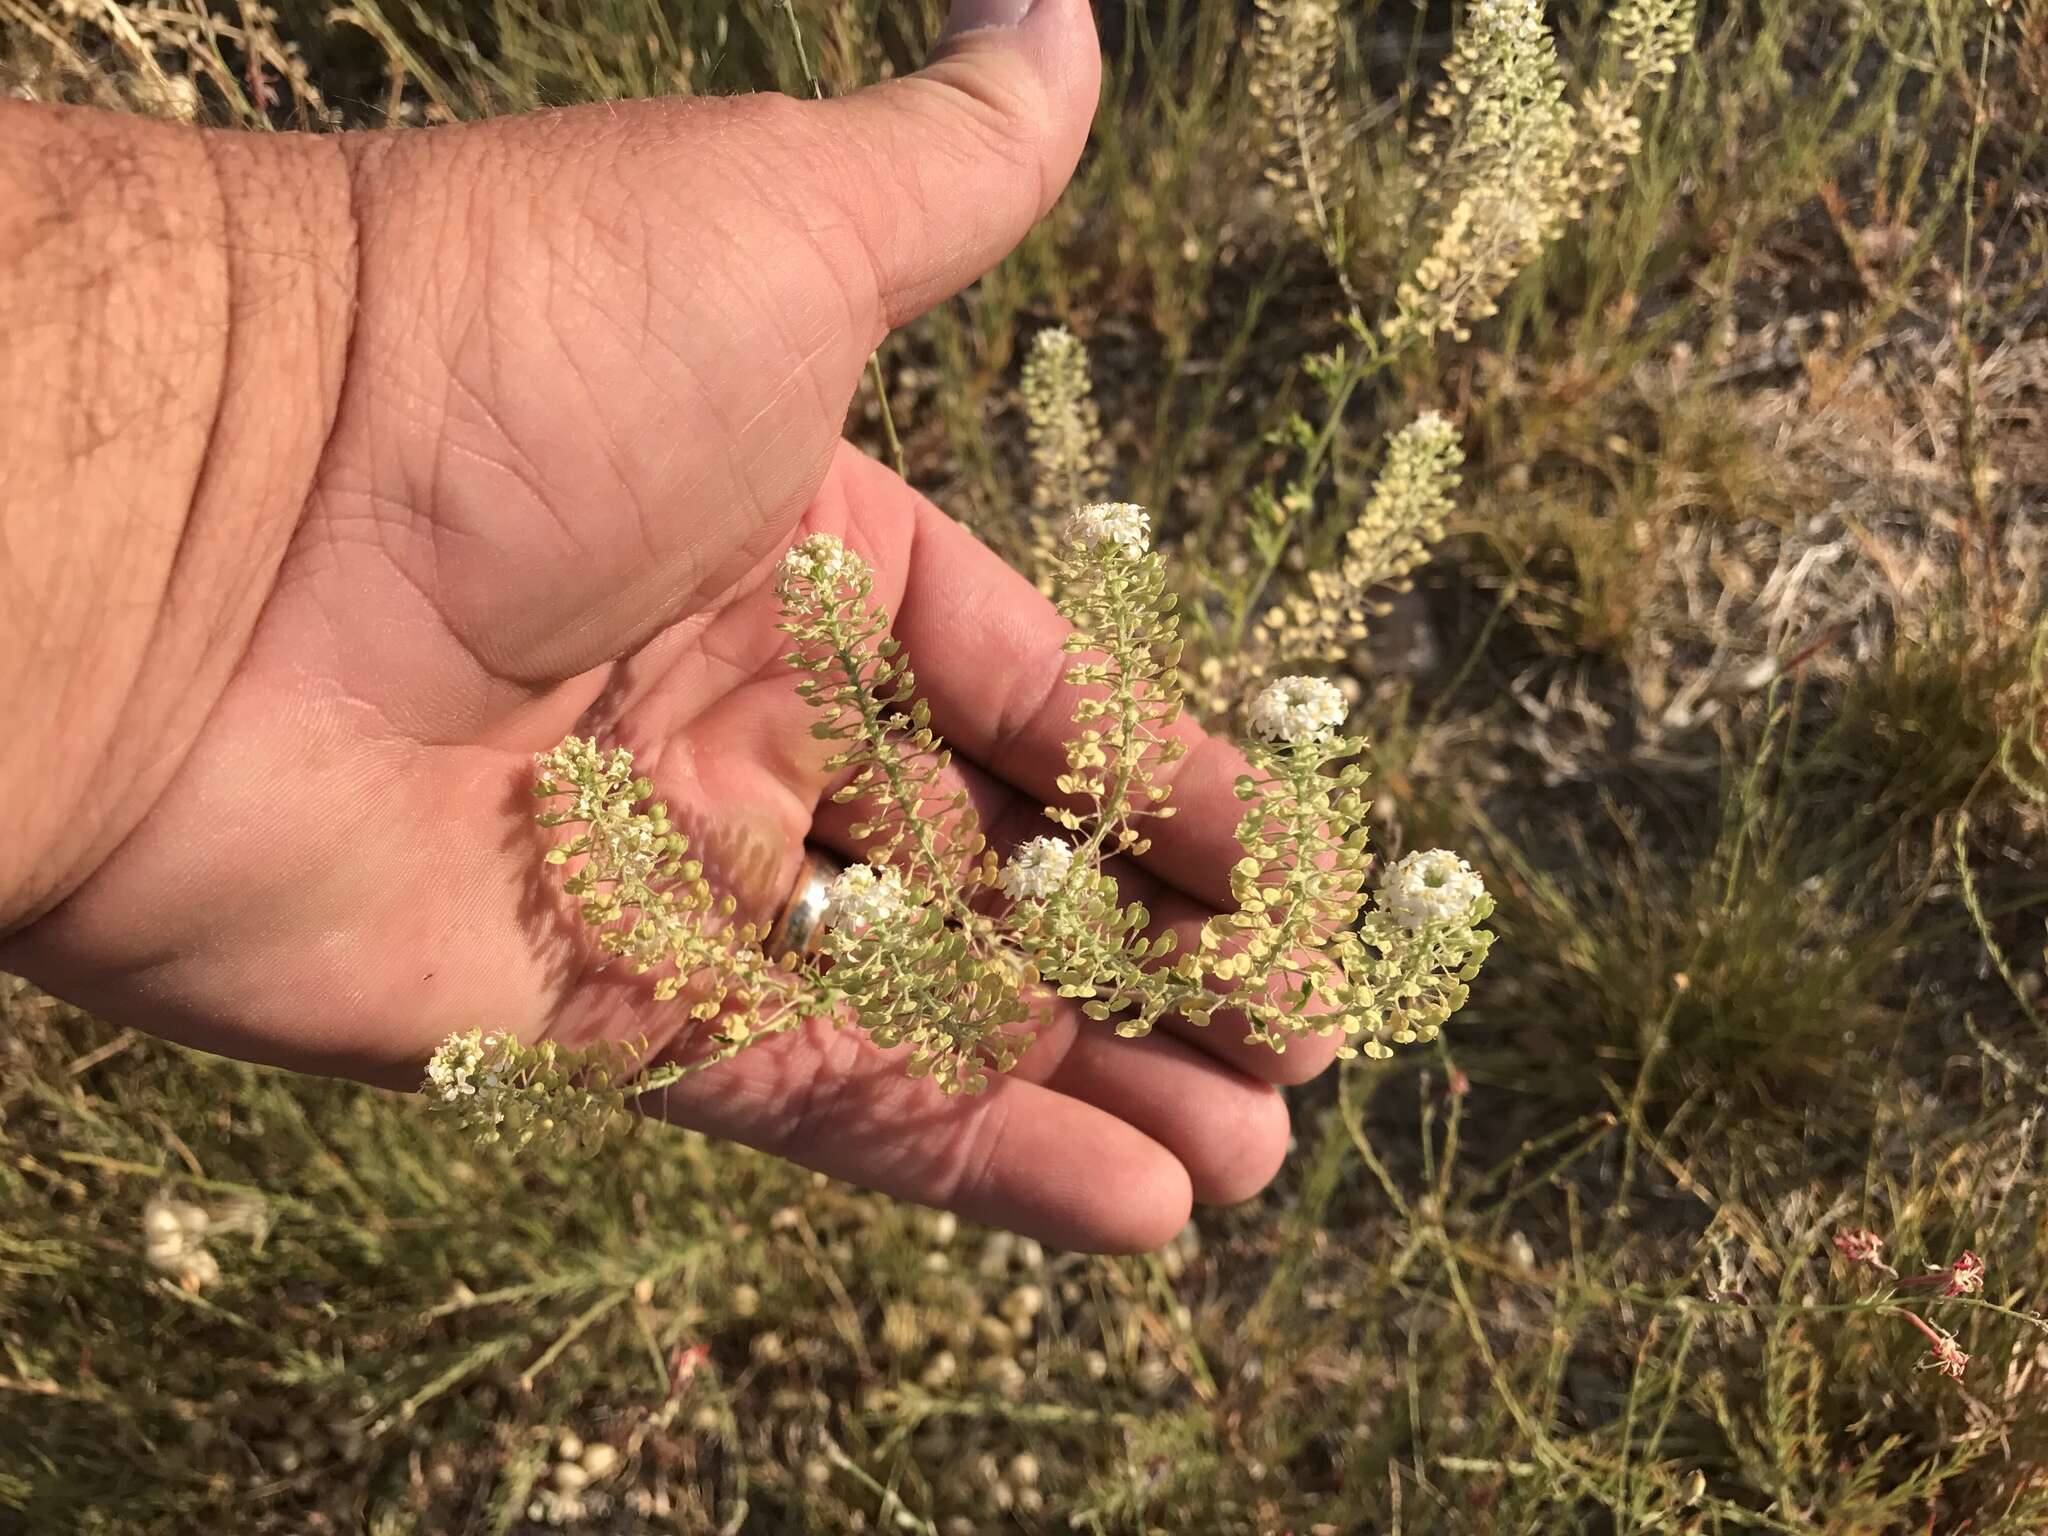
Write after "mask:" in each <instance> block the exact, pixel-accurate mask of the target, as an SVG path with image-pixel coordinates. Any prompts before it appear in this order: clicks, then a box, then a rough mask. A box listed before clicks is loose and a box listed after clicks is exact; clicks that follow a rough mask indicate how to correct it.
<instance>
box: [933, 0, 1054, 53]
mask: <svg viewBox="0 0 2048 1536" xmlns="http://www.w3.org/2000/svg"><path fill="white" fill-rule="evenodd" d="M1037 3H1038V0H953V9H952V10H950V11H948V12H947V13H946V25H945V26H944V28H943V29H941V30H940V32H939V44H940V45H941V46H944V45H945V44H947V43H950V42H951V41H952V40H953V39H954V38H956V37H960V36H962V35H964V34H965V33H968V32H983V31H987V30H988V29H989V28H991V27H1016V26H1022V25H1023V24H1024V19H1025V18H1026V17H1028V16H1029V15H1030V14H1031V8H1032V7H1033V6H1034V5H1036V4H1037Z"/></svg>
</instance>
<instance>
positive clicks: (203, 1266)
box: [142, 1195, 220, 1292]
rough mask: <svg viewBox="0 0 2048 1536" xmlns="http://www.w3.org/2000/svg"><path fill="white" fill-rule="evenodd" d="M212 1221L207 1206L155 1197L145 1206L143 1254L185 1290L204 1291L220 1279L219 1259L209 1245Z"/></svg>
mask: <svg viewBox="0 0 2048 1536" xmlns="http://www.w3.org/2000/svg"><path fill="white" fill-rule="evenodd" d="M212 1222H213V1218H212V1216H211V1215H210V1214H209V1213H208V1211H207V1210H206V1208H205V1207H204V1206H198V1205H194V1204H192V1203H191V1202H190V1201H188V1200H172V1199H169V1198H168V1197H166V1196H163V1195H156V1196H154V1197H152V1198H151V1200H150V1202H149V1204H148V1205H146V1206H144V1207H143V1208H142V1236H143V1257H145V1258H146V1259H148V1260H149V1265H150V1268H152V1269H157V1270H161V1271H162V1272H163V1273H165V1274H167V1275H169V1276H170V1277H171V1278H172V1279H174V1280H176V1281H177V1282H178V1283H179V1284H180V1285H182V1286H183V1287H184V1288H185V1289H186V1290H188V1291H195V1292H196V1291H200V1290H203V1289H204V1288H205V1287H207V1286H209V1285H211V1284H213V1282H214V1281H216V1280H218V1279H219V1278H220V1261H219V1260H218V1259H216V1258H215V1257H214V1256H213V1255H212V1254H211V1253H209V1252H208V1251H207V1247H206V1229H207V1228H208V1227H209V1226H211V1225H212Z"/></svg>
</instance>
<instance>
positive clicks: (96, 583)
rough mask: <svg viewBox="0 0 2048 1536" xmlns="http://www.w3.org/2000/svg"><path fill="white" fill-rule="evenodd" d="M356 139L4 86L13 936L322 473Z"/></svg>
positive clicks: (119, 794) (214, 676)
mask: <svg viewBox="0 0 2048 1536" xmlns="http://www.w3.org/2000/svg"><path fill="white" fill-rule="evenodd" d="M353 229H354V224H353V217H352V211H351V206H350V195H349V172H348V165H347V162H346V159H345V151H344V150H343V149H342V148H341V146H340V143H339V141H337V140H322V139H317V138H311V137H305V136H298V135H258V134H242V133H200V132H195V131H193V130H191V129H185V128H177V127H172V126H168V125H163V124H157V123H150V122H145V121H143V120H140V119H134V118H125V117H119V116H114V115H110V114H105V113H99V112H91V111H84V110H63V109H54V108H45V107H37V106H30V105H20V106H16V105H14V104H9V103H0V327H4V331H5V334H6V335H7V336H8V337H9V339H10V340H9V349H8V353H7V355H6V356H4V357H0V466H4V468H0V488H4V494H0V539H4V547H5V548H6V549H7V550H8V560H7V565H8V567H9V577H10V584H11V585H13V586H14V587H15V589H16V592H17V593H18V594H19V595H20V597H21V599H22V600H19V601H15V602H11V603H9V604H6V605H0V698H5V699H6V700H7V701H8V712H9V725H8V730H7V731H6V732H5V733H0V776H4V781H5V782H6V783H7V784H8V785H9V786H10V791H9V794H8V796H7V798H6V800H5V801H4V802H0V934H5V933H7V932H10V931H12V930H15V929H17V928H20V927H22V926H23V925H25V924H27V923H29V922H32V921H33V920H35V919H36V918H37V917H39V916H41V915H42V914H44V913H46V912H48V911H49V910H51V909H52V908H53V907H54V906H56V905H57V904H59V903H60V902H62V901H63V900H64V898H65V897H66V896H67V895H69V894H70V893H71V892H72V891H74V890H76V889H77V888H78V887H79V885H81V884H82V883H83V882H84V881H85V880H86V878H87V877H88V876H90V875H91V873H92V872H93V870H94V869H95V868H97V867H98V865H99V864H100V863H101V862H102V861H103V860H105V859H106V857H107V856H108V855H109V854H110V853H111V852H112V851H113V850H114V849H115V848H116V847H118V846H119V845H120V843H121V841H122V840H123V839H124V838H125V837H126V836H127V835H128V833H129V832H130V831H132V830H133V828H134V827H135V825H136V824H137V823H138V822H139V821H140V820H141V819H142V818H143V817H144V816H145V815H147V813H148V811H149V809H150V807H151V806H152V805H153V804H154V803H155V801H156V799H157V798H158V796H159V795H160V794H161V793H162V792H163V789H164V787H165V786H166V785H167V784H168V783H169V782H170V780H171V779H172V777H173V776H174V775H175V774H176V772H177V770H178V768H179V766H180V764H181V763H182V762H183V761H184V759H185V756H186V754H187V752H188V751H189V750H190V747H191V744H192V742H193V740H194V739H195V738H196V737H197V735H198V733H199V730H200V728H201V726H202V724H203V723H204V721H205V718H206V716H207V713H208V711H209V710H210V709H211V708H212V706H213V703H214V701H215V700H216V699H217V698H218V696H219V693H220V691H221V689H222V688H223V687H224V686H225V684H226V682H227V679H228V677H229V676H230V675H231V673H232V671H233V669H234V667H235V665H236V663H237V662H238V660H239V659H240V657H241V655H242V653H243V649H244V647H245V646H246V644H247V642H248V639H249V635H250V633H251V631H252V630H253V629H254V627H255V624H256V620H257V616H258V614H259V613H260V612H261V609H262V606H263V603H264V601H265V599H266V598H267V596H268V595H269V592H270V588H271V584H272V581H273V579H274V577H275V574H276V570H277V567H278V564H279V562H280V560H281V559H282V557H283V554H284V550H285V548H286V545H287V543H288V542H289V540H290V537H291V533H292V530H293V528H294V527H295V526H296V525H297V522H298V519H299V515H300V512H301V509H302V508H303V506H304V504H305V500H306V497H307V495H308V493H309V491H310V490H311V487H312V484H313V481H314V478H315V475H316V472H317V468H318V464H319V460H320V455H321V451H322V447H323V445H324V443H325V441H326V438H327V435H328V431H329V427H330V426H331V423H332V419H333V413H334V409H335V402H336V401H337V399H338V398H339V395H340V387H341V376H342V370H343V364H344V362H345V356H346V351H347V335H348V324H349V317H350V314H351V312H352V308H353V304H354V297H355V272H354V265H355V241H354V233H353Z"/></svg>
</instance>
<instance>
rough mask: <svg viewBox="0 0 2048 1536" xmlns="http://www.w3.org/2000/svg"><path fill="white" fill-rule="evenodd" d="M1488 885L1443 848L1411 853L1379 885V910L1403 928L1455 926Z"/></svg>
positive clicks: (1459, 859) (1469, 866)
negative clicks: (1443, 924)
mask: <svg viewBox="0 0 2048 1536" xmlns="http://www.w3.org/2000/svg"><path fill="white" fill-rule="evenodd" d="M1485 894H1486V885H1485V882H1484V881H1482V880H1481V879H1480V878H1479V876H1478V874H1477V873H1476V872H1475V871H1474V870H1473V868H1472V866H1471V865H1470V864H1467V863H1466V862H1465V861H1464V860H1463V859H1461V858H1459V857H1458V856H1457V855H1456V854H1455V853H1452V852H1450V851H1449V850H1448V849H1444V848H1432V849H1430V850H1429V852H1427V853H1411V854H1409V855H1408V856H1407V857H1406V858H1405V859H1402V860H1401V861H1400V862H1399V863H1397V864H1395V865H1394V867H1393V868H1392V869H1390V870H1388V871H1387V875H1386V879H1385V880H1384V881H1382V882H1381V884H1380V895H1379V903H1380V910H1381V911H1382V912H1385V913H1386V914H1387V916H1389V917H1391V918H1392V919H1393V920H1394V921H1395V922H1397V923H1399V924H1400V925H1401V926H1402V927H1403V928H1407V929H1411V930H1412V929H1416V928H1422V927H1426V926H1427V925H1429V924H1430V923H1454V922H1458V921H1461V920H1462V919H1463V918H1465V917H1466V916H1467V915H1468V914H1469V913H1470V912H1471V911H1472V908H1473V907H1474V906H1476V905H1477V904H1478V901H1479V898H1480V897H1482V896H1484V895H1485Z"/></svg>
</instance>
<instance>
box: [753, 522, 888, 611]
mask: <svg viewBox="0 0 2048 1536" xmlns="http://www.w3.org/2000/svg"><path fill="white" fill-rule="evenodd" d="M867 572H868V563H867V562H866V561H865V560H863V559H861V557H860V556H859V555H856V554H855V553H854V552H853V551H852V550H850V549H848V548H847V547H846V544H845V542H844V541H843V540H841V539H839V538H837V537H835V536H834V535H832V534H829V533H814V534H812V535H811V536H810V537H809V538H807V539H803V540H800V541H799V542H797V543H796V544H795V545H793V546H791V548H790V551H789V553H788V554H786V555H784V556H783V557H782V564H781V566H780V567H779V568H778V570H777V573H776V578H775V591H776V594H777V595H778V596H780V597H784V598H788V597H792V596H795V595H796V594H797V593H798V592H800V591H801V590H802V589H803V588H804V587H806V586H812V587H827V588H830V589H832V590H834V591H837V590H838V589H839V588H840V587H841V586H843V585H845V584H847V583H849V582H858V581H859V580H860V578H861V577H863V576H865V575H866V574H867Z"/></svg>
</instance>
